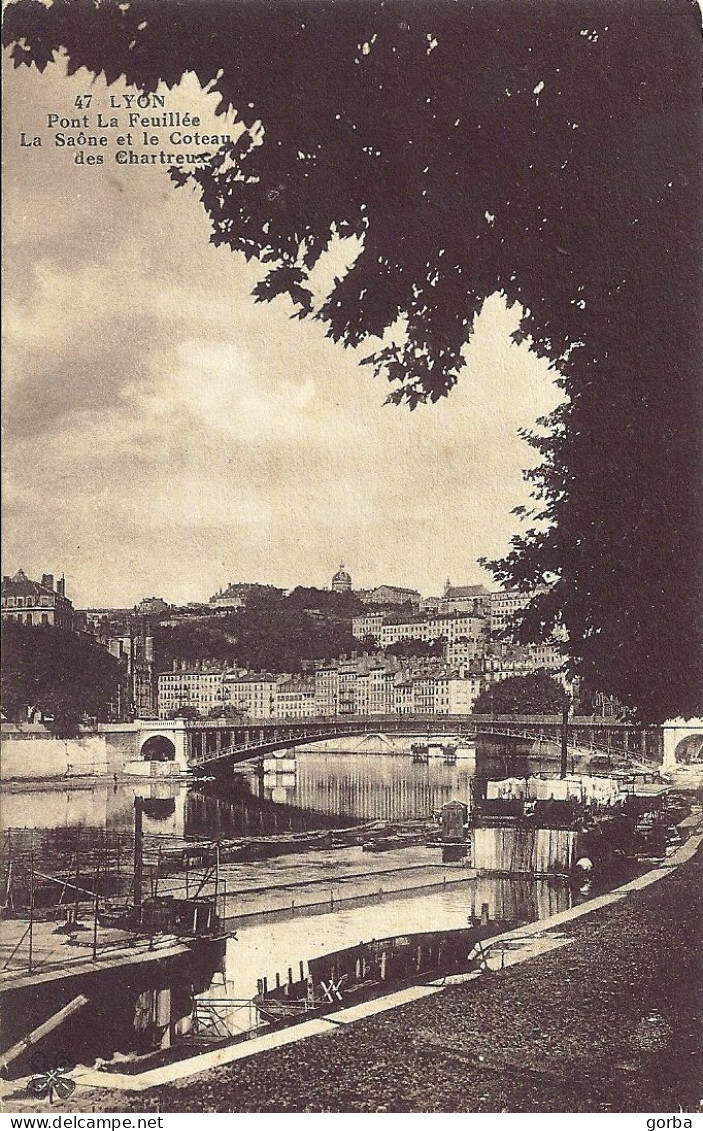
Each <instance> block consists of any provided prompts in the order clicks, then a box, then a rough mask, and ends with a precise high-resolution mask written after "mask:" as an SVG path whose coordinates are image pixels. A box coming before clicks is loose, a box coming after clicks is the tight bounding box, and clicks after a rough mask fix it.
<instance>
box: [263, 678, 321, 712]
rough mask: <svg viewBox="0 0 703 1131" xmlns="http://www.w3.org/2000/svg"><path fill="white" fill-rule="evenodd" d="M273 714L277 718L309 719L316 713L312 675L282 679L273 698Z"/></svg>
mask: <svg viewBox="0 0 703 1131" xmlns="http://www.w3.org/2000/svg"><path fill="white" fill-rule="evenodd" d="M274 714H275V716H276V717H277V718H279V719H311V718H314V716H315V715H316V714H317V705H316V703H315V679H314V676H313V677H311V676H291V678H290V679H284V680H282V681H281V682H280V683H279V684H278V686H277V688H276V695H275V700H274Z"/></svg>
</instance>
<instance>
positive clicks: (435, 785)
mask: <svg viewBox="0 0 703 1131" xmlns="http://www.w3.org/2000/svg"><path fill="white" fill-rule="evenodd" d="M295 762H296V769H295V773H294V774H293V773H290V771H289V770H286V772H284V773H281V774H275V773H272V772H269V773H268V774H267V775H266V777H265V778H264V789H265V796H268V797H270V798H272V799H275V800H276V801H283V800H284V799H285V802H286V803H287V804H288V805H292V806H295V807H297V808H301V809H308V810H312V811H315V812H319V813H327V814H330V815H334V816H339V817H348V818H355V819H357V820H363V821H402V820H409V819H413V818H421V819H424V818H427V817H429V816H430V815H431V814H432V812H433V811H434V810H437V809H440V808H441V807H442V805H444V804H445V802H447V801H453V800H462V801H463V800H466V799H467V798H468V796H469V782H470V780H471V774H472V770H473V768H474V762H473V760H468V759H467V760H465V761H463V760H462V761H459V762H457V764H456V765H449V766H448V765H444V764H443V763H442V762H441V761H440V760H439V759H438V760H433V761H431V762H429V763H425V764H419V765H418V764H414V763H413V762H412V761H411V759H410V758H409V757H407V756H406V757H403V756H398V755H392V754H346V753H344V754H342V753H340V754H336V753H325V754H313V753H303V754H298V756H297V758H296V760H295Z"/></svg>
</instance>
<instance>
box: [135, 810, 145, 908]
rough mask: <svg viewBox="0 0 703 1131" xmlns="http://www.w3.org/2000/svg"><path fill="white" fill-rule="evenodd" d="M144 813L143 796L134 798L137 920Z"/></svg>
mask: <svg viewBox="0 0 703 1131" xmlns="http://www.w3.org/2000/svg"><path fill="white" fill-rule="evenodd" d="M143 813H144V798H143V797H135V798H134V910H135V913H136V919H137V922H141V917H142V880H143V873H144V863H143V843H142V840H143V837H142V815H143Z"/></svg>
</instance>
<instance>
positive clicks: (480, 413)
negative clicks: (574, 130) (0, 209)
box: [2, 63, 559, 607]
mask: <svg viewBox="0 0 703 1131" xmlns="http://www.w3.org/2000/svg"><path fill="white" fill-rule="evenodd" d="M86 90H87V91H90V92H91V93H92V94H93V99H94V101H93V105H92V108H91V114H93V113H94V112H96V111H97V110H98V109H102V110H103V111H104V113H105V114H106V115H107V114H109V111H107V110H106V107H107V104H108V99H109V96H110V94H115V95H116V96H117V97H118V98H119V97H120V95H122V94H123V93H126V92H129V90H130V88H128V87H125V86H124V85H122V86H120V85H119V84H115V85H113V86H112V87H110V88H109V90H108V88H107V87H106V86H105V84H104V83H103V82H101V81H95V80H92V79H90V78H87V77H86V73H85V72H79V73H78V74H77V75H76V76H73V77H72V78H68V77H67V76H66V73H65V68H64V66H63V63H61V64H59V65H55V66H49V67H48V68H47V70H46V71H45V73H44V75H39V74H37V73H36V72H33V71H32V72H30V71H27V69H26V68H22V70H21V71H20V72H15V71H14V70H11V68H10V66H9V65H6V68H5V117H4V134H5V145H4V149H5V170H6V171H5V189H4V193H5V222H4V241H5V262H6V270H5V319H4V351H3V352H4V358H5V361H4V366H3V382H4V396H3V404H4V421H3V493H2V494H3V538H2V567H3V574H8V573H13V572H15V570H17V569H18V568H20V567H22V568H23V569H24V570H25V572H26V573H27V574H29V576H30V577H35V578H38V577H40V576H41V574H42V573H44V572H50V573H54V574H57V575H60V574H61V573H65V575H66V579H67V594H68V596H69V597H71V599H72V600H73V602H74V604H75V605H76V606H77V607H86V606H88V607H89V606H115V607H128V606H130V605H133V604H134V603H136V602H137V601H139V600H140V599H141V598H142V597H144V596H147V595H159V596H163V597H164V599H165V600H167V601H169V602H174V603H179V604H180V603H185V602H188V601H202V600H205V601H206V600H207V599H208V598H209V597H210V596H211V594H213V593H214V592H215V591H216V590H218V589H219V588H220V587H221V586H223V585H226V584H227V583H228V582H229V581H233V580H241V581H260V582H266V583H271V584H275V585H280V586H283V587H285V588H292V587H294V586H295V585H317V586H321V587H328V586H329V584H330V579H331V576H332V574H333V573H334V571H335V570H336V568H337V567H338V565H339V563H340V561H343V562H344V563H345V565H346V568H347V569H348V570H349V572H350V573H351V575H352V579H353V584H354V587H355V588H367V587H371V586H374V585H378V584H382V583H387V584H395V585H410V586H412V587H414V588H417V589H419V590H420V591H421V592H422V593H423V594H424V595H426V596H427V595H430V594H437V593H440V592H441V590H442V588H443V586H444V583H445V580H446V578H447V577H449V578H451V580H452V582H453V583H454V584H467V583H476V582H483V583H484V584H489V585H491V584H492V579H491V576H490V575H489V574H487V573H485V572H484V571H482V570H481V568H480V567H479V566H478V564H477V559H478V558H479V557H481V556H486V557H488V558H493V557H496V556H500V555H502V554H504V553H505V552H506V550H507V549H508V547H509V542H510V538H511V536H512V535H513V534H514V533H515V532H516V531H517V530H518V520H517V519H516V518H515V516H514V515H512V514H511V510H512V508H513V507H515V506H516V505H520V504H522V505H524V504H525V503H526V502H527V500H528V488H527V486H526V485H525V483H524V482H523V478H522V472H523V470H524V469H526V468H528V467H530V466H533V465H534V463H535V461H536V459H537V455H536V453H535V452H534V450H533V449H531V448H530V447H529V446H528V445H527V444H526V443H525V441H523V440H522V439H520V437H519V436H518V429H519V428H521V427H528V428H529V427H532V426H533V425H534V423H535V421H536V419H537V418H538V417H539V416H542V415H544V414H545V413H547V412H549V411H550V410H551V409H552V408H553V407H554V406H555V405H556V404H557V403H558V399H559V392H558V390H557V388H556V386H555V385H554V384H553V380H552V378H553V373H552V372H551V371H550V370H549V369H548V368H547V365H546V362H544V361H541V360H539V359H538V358H536V357H535V356H534V355H533V354H532V353H530V351H529V349H528V347H527V345H526V344H523V345H521V346H516V345H515V344H513V343H512V342H511V340H510V334H511V332H512V331H513V330H514V329H515V328H516V326H517V323H518V320H519V310H518V309H517V308H513V310H511V311H508V310H507V309H506V308H505V305H504V303H503V302H502V300H501V299H500V297H499V296H492V297H491V298H490V299H489V300H487V302H486V303H485V305H484V309H483V311H482V313H481V315H480V316H479V318H478V320H477V323H476V329H475V333H474V336H473V338H472V341H471V343H470V345H469V346H468V347H467V349H466V360H467V366H466V368H465V369H464V371H463V372H462V374H461V376H460V379H459V384H458V386H457V388H456V389H455V390H454V391H453V392H452V393H451V394H450V396H449V397H448V398H445V399H444V400H443V401H441V402H440V403H438V404H437V405H426V406H420V407H419V408H418V409H416V410H415V411H414V412H413V413H410V412H409V410H408V409H407V408H406V407H395V406H388V405H384V400H385V398H386V395H387V393H388V391H389V387H388V386H387V385H384V384H382V383H381V382H380V381H379V380H377V379H374V378H373V376H372V375H371V372H370V369H369V367H367V366H366V367H360V366H359V361H360V359H361V358H362V357H364V356H365V355H366V354H367V353H370V352H371V351H372V349H373V348H374V346H375V345H377V342H374V341H371V342H369V343H367V344H365V345H364V346H362V347H360V348H359V349H358V350H349V349H344V348H343V347H342V346H341V345H338V344H334V343H333V342H332V341H331V340H329V339H327V338H326V337H325V328H324V325H322V324H321V323H319V322H314V321H303V322H301V321H299V320H297V319H292V318H291V313H292V307H291V305H290V302H289V300H288V299H286V298H280V299H277V300H276V301H275V302H274V303H273V304H257V303H255V302H254V299H253V298H252V297H251V290H252V287H253V286H254V285H255V283H256V282H257V280H258V279H260V278H261V277H262V276H263V274H264V270H263V268H262V267H261V266H260V265H258V264H247V263H245V262H244V260H243V259H242V258H240V257H238V256H236V255H234V254H233V253H232V252H231V251H230V250H229V249H226V248H215V247H213V246H212V245H211V244H210V243H209V242H208V237H209V225H208V220H207V217H206V214H205V212H204V210H203V209H202V206H201V205H200V203H199V200H198V198H197V195H196V194H195V193H194V191H193V190H192V189H191V188H189V187H186V188H180V189H176V188H175V187H174V186H173V183H172V182H171V180H170V179H169V177H168V175H167V173H166V172H165V171H164V170H163V169H162V168H159V167H151V166H149V167H142V166H139V167H134V168H133V167H125V166H119V165H117V164H116V163H115V162H114V160H113V157H112V153H113V150H112V149H111V150H110V151H109V154H108V156H106V160H105V164H104V165H103V166H101V167H99V168H96V167H93V168H89V167H86V166H83V167H79V166H77V165H75V164H74V162H73V154H74V152H75V151H74V150H70V151H67V149H66V148H57V147H55V146H54V144H53V136H54V135H53V134H52V133H51V132H50V131H49V130H48V128H47V115H48V114H51V113H58V114H60V115H69V116H70V115H77V114H80V113H81V111H80V110H76V109H75V108H74V105H73V104H74V99H75V98H76V97H77V96H79V95H80V94H81V93H82V92H84V91H86ZM216 101H217V99H216V98H212V97H206V96H205V95H204V94H203V93H202V91H200V88H199V87H198V85H197V82H196V80H195V79H194V78H193V77H192V76H187V77H186V79H184V82H183V83H182V84H181V87H180V88H179V90H178V91H177V92H176V93H175V94H174V95H172V96H171V97H170V100H169V102H168V109H176V108H181V109H190V110H191V111H192V112H193V111H194V112H197V113H199V114H200V115H201V117H202V118H203V127H204V126H205V125H206V124H207V121H208V120H209V121H210V122H211V123H212V125H211V127H210V128H212V129H216V130H217V132H220V133H221V132H223V131H224V130H225V129H226V128H227V127H226V125H225V124H224V120H223V119H222V118H217V119H216V118H215V117H214V116H213V111H214V106H215V104H216ZM156 112H157V111H154V113H156ZM203 127H201V128H203ZM23 131H24V133H25V135H26V137H27V138H28V139H29V138H32V137H34V136H41V137H42V141H43V145H42V146H41V147H31V146H20V144H19V141H20V134H21V133H22V132H23ZM167 148H169V147H168V146H167ZM357 250H358V249H357V248H354V247H353V246H340V245H338V246H337V247H336V249H335V252H334V257H333V259H332V260H331V261H330V262H329V263H328V264H327V265H325V266H324V267H323V269H322V275H323V276H324V273H325V271H326V272H327V275H328V277H330V278H331V277H332V276H333V275H334V274H335V273H339V272H340V271H342V270H343V265H344V262H345V261H347V262H349V261H350V260H351V259H353V256H354V254H355V252H356V251H357Z"/></svg>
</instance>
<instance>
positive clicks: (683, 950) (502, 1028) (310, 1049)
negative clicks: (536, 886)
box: [6, 849, 703, 1112]
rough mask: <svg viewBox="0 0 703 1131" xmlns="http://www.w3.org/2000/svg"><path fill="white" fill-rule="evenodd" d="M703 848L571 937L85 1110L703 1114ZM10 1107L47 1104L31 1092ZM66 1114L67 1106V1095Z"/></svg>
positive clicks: (112, 1095)
mask: <svg viewBox="0 0 703 1131" xmlns="http://www.w3.org/2000/svg"><path fill="white" fill-rule="evenodd" d="M702 881H703V854H702V853H701V850H700V849H699V850H698V851H697V852H696V854H695V855H694V856H693V857H692V858H691V859H690V860H688V861H687V862H686V863H683V864H681V865H680V866H679V867H678V868H676V869H675V870H673V871H672V872H671V874H669V875H667V876H665V878H663V879H661V880H660V881H658V882H656V883H652V884H651V885H650V886H647V887H642V888H640V889H635V890H631V891H629V892H628V893H627V894H626V896H625V898H622V899H620V900H618V901H617V902H608V901H607V897H606V899H605V900H604V901H603V903H602V904H601V906H599V907H597V908H596V909H594V910H593V911H591V912H588V913H586V914H582V915H581V917H579V918H574V919H572V920H571V921H568V920H566V921H563V922H562V923H561V924H560V926H559V931H560V933H561V934H562V935H563V936H566V938H568V940H569V941H568V942H567V943H566V945H562V946H560V947H559V948H555V949H553V950H551V951H550V952H548V953H544V954H542V955H538V956H537V957H535V958H533V959H531V960H529V961H527V962H523V963H521V964H518V965H515V966H510V967H507V968H506V969H503V970H496V971H493V972H487V973H485V974H483V975H482V976H481V977H480V978H479V979H477V980H475V981H471V982H469V983H467V984H464V985H458V986H452V987H449V988H447V989H445V990H444V991H443V992H442V993H439V994H435V995H433V996H430V997H426V998H424V999H420V1000H416V1001H412V1002H410V1003H408V1004H406V1005H402V1006H401V1007H400V1008H396V1009H392V1010H390V1011H387V1012H384V1013H380V1014H377V1015H376V1016H369V1017H367V1018H365V1019H362V1020H358V1021H355V1022H354V1023H353V1024H349V1025H337V1024H334V1022H330V1023H329V1026H328V1027H329V1032H328V1033H326V1034H325V1035H324V1036H316V1037H310V1038H309V1039H307V1040H303V1041H298V1042H296V1043H293V1044H288V1045H285V1046H282V1047H279V1048H273V1049H271V1050H270V1051H266V1052H262V1053H261V1054H259V1055H256V1056H253V1057H251V1058H249V1059H247V1060H243V1061H240V1062H238V1063H234V1064H231V1065H226V1066H223V1067H221V1068H216V1069H213V1070H211V1071H209V1072H207V1073H202V1074H201V1075H199V1076H194V1077H190V1078H186V1079H184V1080H183V1081H182V1082H179V1083H176V1084H171V1085H168V1086H163V1087H157V1088H153V1089H150V1090H149V1091H147V1092H142V1093H136V1092H124V1091H120V1092H117V1091H109V1090H107V1089H105V1090H102V1089H100V1090H98V1089H94V1088H91V1089H90V1090H89V1091H88V1090H86V1091H84V1090H83V1089H82V1088H80V1087H79V1088H78V1089H77V1090H76V1093H74V1096H73V1097H72V1098H71V1099H70V1100H69V1101H68V1103H67V1104H65V1105H62V1107H64V1108H65V1110H74V1111H85V1110H91V1111H92V1110H96V1111H158V1110H161V1111H198V1110H200V1111H229V1112H245V1111H253V1112H261V1111H273V1112H283V1111H296V1112H303V1111H313V1112H315V1111H317V1112H322V1111H335V1112H340V1111H341V1112H352V1111H379V1110H380V1111H399V1112H409V1111H418V1112H422V1111H424V1112H426V1111H447V1112H471V1111H516V1112H519V1111H558V1112H567V1111H568V1112H600V1111H647V1112H667V1111H668V1112H672V1111H679V1110H680V1109H681V1110H683V1111H686V1112H690V1111H697V1110H698V1103H699V1098H700V1071H699V1064H700V1055H699V1054H700V1051H701V1050H700V1038H701V1025H700V1021H701V999H700V976H699V969H698V957H699V955H698V940H697V934H698V930H699V925H700V921H701V915H702V914H703V882H702ZM6 1109H7V1110H10V1111H12V1110H24V1111H27V1110H37V1109H36V1106H35V1105H33V1104H32V1103H29V1102H28V1101H27V1100H26V1099H25V1098H24V1097H23V1096H22V1095H21V1093H15V1094H10V1095H7V1096H6ZM55 1110H59V1108H58V1105H57V1106H56V1107H55Z"/></svg>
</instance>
